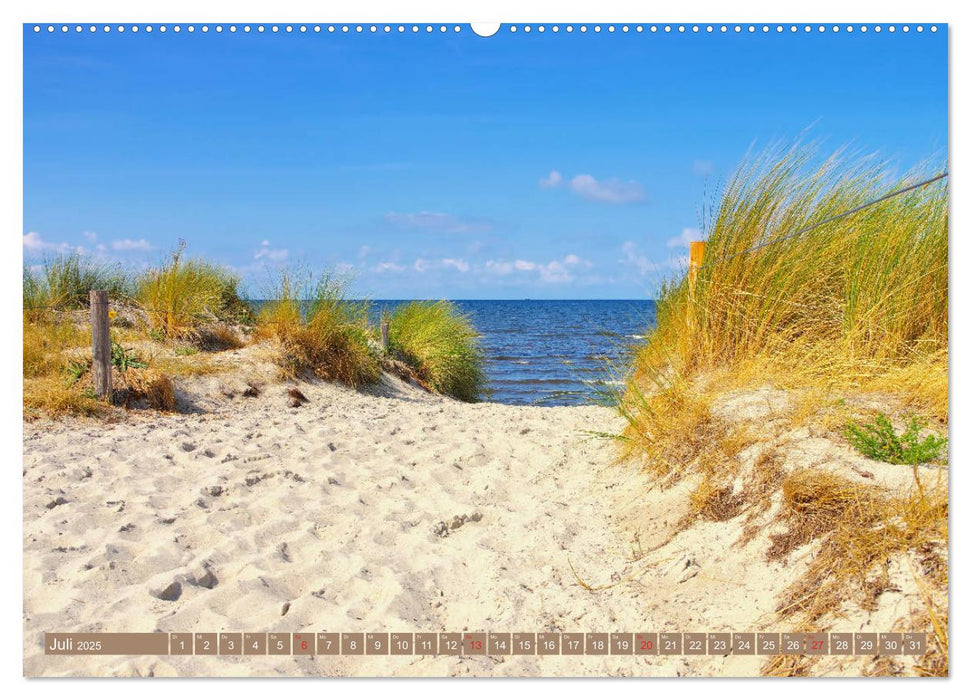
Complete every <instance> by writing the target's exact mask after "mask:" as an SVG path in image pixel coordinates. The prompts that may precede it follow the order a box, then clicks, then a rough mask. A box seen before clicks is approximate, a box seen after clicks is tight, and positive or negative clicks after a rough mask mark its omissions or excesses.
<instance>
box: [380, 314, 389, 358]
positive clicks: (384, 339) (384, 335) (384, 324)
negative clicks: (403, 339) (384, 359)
mask: <svg viewBox="0 0 971 700" xmlns="http://www.w3.org/2000/svg"><path fill="white" fill-rule="evenodd" d="M388 333H389V327H388V320H387V319H385V318H382V319H381V349H382V350H383V351H384V352H388Z"/></svg>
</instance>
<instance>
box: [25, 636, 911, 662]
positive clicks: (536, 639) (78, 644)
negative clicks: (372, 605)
mask: <svg viewBox="0 0 971 700" xmlns="http://www.w3.org/2000/svg"><path fill="white" fill-rule="evenodd" d="M927 637H928V635H927V633H924V632H609V633H608V632H316V633H314V632H151V633H112V632H107V633H78V632H48V633H46V634H45V635H44V653H45V654H49V655H53V656H75V655H82V656H85V655H89V656H112V655H116V656H132V655H154V656H228V657H238V658H240V659H242V658H245V657H247V656H416V655H422V656H480V655H488V656H519V655H527V656H534V655H535V656H608V655H609V656H730V655H731V656H756V655H762V656H767V655H775V654H805V655H809V656H814V655H818V656H823V655H838V656H899V655H913V656H921V655H923V654H924V653H926V651H927Z"/></svg>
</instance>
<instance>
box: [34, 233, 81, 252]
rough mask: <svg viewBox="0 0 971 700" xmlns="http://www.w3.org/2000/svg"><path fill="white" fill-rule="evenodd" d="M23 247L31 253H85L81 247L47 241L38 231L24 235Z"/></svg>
mask: <svg viewBox="0 0 971 700" xmlns="http://www.w3.org/2000/svg"><path fill="white" fill-rule="evenodd" d="M23 246H24V250H27V251H30V252H31V253H45V252H48V253H68V252H72V251H76V252H78V253H81V252H83V251H84V249H83V248H81V247H80V246H78V247H75V246H72V245H70V244H68V243H53V242H51V241H45V240H44V238H43V237H42V236H41V235H40V234H39V233H37V232H36V231H29V232H27V233H25V234H24V235H23Z"/></svg>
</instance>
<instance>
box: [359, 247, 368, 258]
mask: <svg viewBox="0 0 971 700" xmlns="http://www.w3.org/2000/svg"><path fill="white" fill-rule="evenodd" d="M370 252H371V246H369V245H362V246H361V247H360V248H359V249H358V251H357V257H359V258H366V257H367V256H368V255H369V254H370Z"/></svg>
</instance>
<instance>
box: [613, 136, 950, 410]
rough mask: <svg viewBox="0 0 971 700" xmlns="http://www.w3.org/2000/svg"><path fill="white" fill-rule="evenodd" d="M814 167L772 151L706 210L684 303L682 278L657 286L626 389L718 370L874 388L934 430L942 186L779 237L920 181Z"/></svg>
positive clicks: (845, 165)
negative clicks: (649, 324)
mask: <svg viewBox="0 0 971 700" xmlns="http://www.w3.org/2000/svg"><path fill="white" fill-rule="evenodd" d="M815 162H816V159H815V152H814V151H813V150H812V149H808V148H796V149H793V150H791V151H779V150H771V151H769V152H767V153H765V154H763V155H761V156H759V157H756V158H755V159H754V160H753V161H752V162H751V163H750V164H747V165H745V166H743V167H742V168H741V169H740V170H739V171H738V172H737V174H736V175H735V177H734V178H733V179H732V180H731V181H730V183H729V184H728V186H727V188H726V190H725V192H724V194H723V195H722V197H721V201H720V202H719V203H718V205H717V207H716V209H715V213H714V217H713V221H712V222H711V225H710V230H709V231H708V236H707V249H706V251H705V256H704V264H703V265H702V267H701V269H700V270H699V272H698V275H697V284H696V290H695V293H694V295H693V296H692V295H691V293H690V290H689V285H688V282H687V280H686V279H681V280H676V281H674V282H671V283H669V284H666V285H665V286H664V287H663V288H662V290H661V293H660V295H659V297H658V299H657V327H656V328H655V329H654V330H653V331H652V332H651V333H650V335H649V337H648V339H647V342H646V343H645V345H644V346H643V347H641V348H640V350H639V352H638V355H637V357H636V362H635V367H634V376H633V379H632V381H633V383H634V384H636V385H637V386H640V387H650V386H654V385H656V384H659V383H660V384H664V383H665V382H666V381H667V379H668V378H670V377H671V376H674V375H677V376H691V375H697V374H699V373H702V372H707V371H711V370H713V369H718V368H726V367H727V368H731V369H732V371H734V372H736V373H737V374H745V373H749V374H756V373H757V374H760V375H762V376H764V377H766V378H769V379H777V380H780V381H782V382H783V383H785V384H786V385H789V386H794V385H802V386H819V385H823V384H825V385H831V386H839V387H850V388H866V387H868V386H874V387H875V386H878V385H879V386H880V387H881V388H883V389H890V390H898V391H897V392H896V393H898V394H900V395H901V398H902V399H904V400H906V401H907V402H909V403H911V404H912V405H914V406H916V407H920V408H922V409H924V410H926V411H927V412H929V413H931V414H932V415H934V416H935V417H938V418H940V419H942V420H946V418H947V382H946V375H947V328H948V295H947V292H948V286H947V282H948V264H947V262H948V218H947V217H948V211H947V202H948V199H947V188H946V185H945V184H943V182H942V181H938V182H936V183H934V184H932V185H929V186H927V187H923V188H920V189H916V190H912V191H910V192H907V193H905V194H901V195H899V196H896V197H893V198H890V199H888V200H886V201H883V202H881V203H879V204H876V205H873V206H871V207H868V208H866V209H863V210H861V211H859V212H856V213H854V214H851V215H849V216H846V217H843V218H839V219H837V220H835V221H831V222H829V223H826V224H823V225H822V226H821V227H819V228H817V229H815V230H813V231H811V232H809V233H807V234H804V235H800V236H795V237H792V238H788V239H786V236H789V235H791V234H793V233H795V232H797V231H799V230H800V229H803V228H806V227H808V226H811V225H813V224H815V223H818V222H822V221H824V220H825V219H827V218H829V217H831V216H835V215H837V214H840V213H842V212H845V211H847V210H849V209H852V208H854V207H857V206H860V205H861V204H864V203H865V202H868V201H870V200H872V199H875V198H876V197H879V196H881V195H884V194H886V193H888V192H891V191H893V190H896V189H899V188H901V187H904V186H907V185H910V184H914V183H916V182H919V181H921V180H923V179H925V178H926V175H927V172H920V173H915V174H912V175H908V176H906V177H903V178H891V177H890V176H889V175H888V173H887V170H886V168H885V167H884V166H881V165H879V164H873V163H872V162H871V161H870V160H869V159H859V160H852V159H849V158H847V157H844V156H842V155H841V154H837V155H835V156H833V157H832V158H830V159H828V160H826V161H825V162H823V163H821V164H814V163H815ZM773 241H778V242H776V243H773ZM763 244H768V245H764V246H763V247H760V248H757V249H755V250H751V251H750V252H746V251H749V249H751V248H753V247H756V246H760V245H763ZM912 367H920V368H921V372H920V378H921V380H920V381H918V380H917V379H918V378H917V377H914V376H911V373H910V372H909V371H908V370H909V369H910V368H912ZM934 377H936V378H938V379H940V380H941V381H934V380H933V378H934ZM630 398H633V397H630V396H629V397H628V399H630ZM635 404H636V401H635V402H634V404H631V403H630V402H628V406H629V407H630V408H632V409H633V410H635V411H636V410H637V407H636V405H635Z"/></svg>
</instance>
